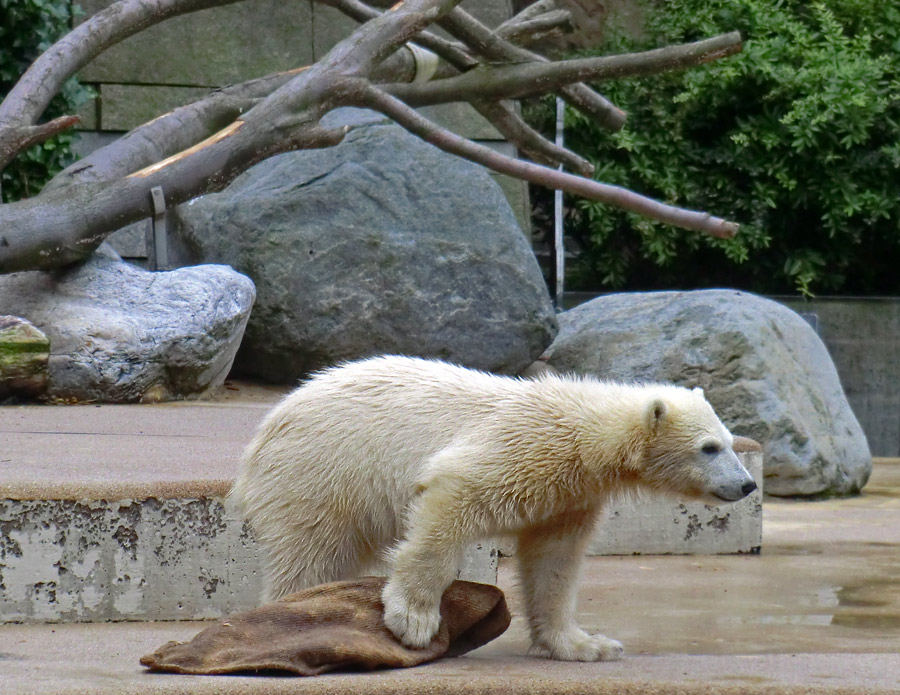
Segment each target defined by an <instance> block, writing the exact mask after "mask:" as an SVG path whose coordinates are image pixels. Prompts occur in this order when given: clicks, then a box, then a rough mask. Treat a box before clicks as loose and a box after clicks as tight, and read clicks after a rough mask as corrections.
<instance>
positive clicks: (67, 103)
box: [0, 0, 90, 202]
mask: <svg viewBox="0 0 900 695" xmlns="http://www.w3.org/2000/svg"><path fill="white" fill-rule="evenodd" d="M78 11H79V10H78V8H77V7H75V6H72V5H71V4H70V3H69V2H68V0H0V99H2V98H3V97H5V96H6V94H7V92H9V90H10V89H12V87H13V85H14V84H15V83H16V81H18V79H19V77H21V75H22V74H23V73H24V72H25V70H26V69H27V68H28V66H29V65H31V63H32V62H33V61H34V59H35V58H37V57H38V56H39V55H40V54H41V53H42V52H43V51H44V50H46V49H47V48H48V47H49V46H50V45H51V44H52V43H53V42H54V41H56V40H57V39H58V38H59V37H61V36H62V35H63V34H65V33H66V32H67V31H68V30H69V25H70V22H71V19H72V17H73V15H74V13H75V12H78ZM88 98H90V91H89V90H88V89H87V88H85V87H83V86H81V85H79V84H78V82H76V81H75V80H74V79H72V80H69V81H68V82H67V83H66V84H65V86H64V87H63V89H62V90H61V92H60V94H59V95H57V97H56V98H55V99H54V100H53V101H52V102H51V103H50V105H49V107H48V108H47V111H46V113H45V114H44V118H45V119H46V120H50V119H53V118H56V117H57V116H62V115H64V114H71V113H74V112H75V111H76V110H77V108H78V106H80V105H81V104H83V103H84V102H85V101H87V99H88ZM73 139H74V135H73V134H71V133H63V134H60V135H57V136H56V137H53V138H51V139H50V140H47V141H46V142H44V143H42V144H40V145H35V146H34V147H32V148H30V149H28V150H26V151H25V152H22V153H21V154H20V155H19V156H18V157H17V158H16V160H15V161H14V162H12V164H10V165H9V166H8V167H6V169H5V170H4V171H3V172H2V174H0V186H2V192H3V202H9V201H12V200H19V199H21V198H27V197H29V196H32V195H34V194H35V193H37V192H38V191H40V189H41V188H42V187H43V185H44V184H45V183H46V182H47V181H49V180H50V179H51V178H52V177H53V176H54V175H56V174H57V173H59V172H60V171H62V169H63V168H65V167H66V166H68V165H69V164H71V163H72V162H73V161H74V160H75V156H74V155H73V154H72V149H71V146H72V142H73Z"/></svg>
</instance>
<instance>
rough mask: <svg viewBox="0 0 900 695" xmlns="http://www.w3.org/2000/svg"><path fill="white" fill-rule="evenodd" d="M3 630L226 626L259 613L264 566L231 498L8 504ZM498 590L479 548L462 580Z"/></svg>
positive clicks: (492, 557) (486, 552)
mask: <svg viewBox="0 0 900 695" xmlns="http://www.w3.org/2000/svg"><path fill="white" fill-rule="evenodd" d="M0 527H2V529H3V534H2V536H0V586H3V587H4V590H3V591H0V622H51V623H55V622H96V621H117V620H198V619H203V618H218V617H222V616H225V615H228V614H230V613H235V612H238V611H242V610H247V609H249V608H252V607H254V606H256V605H258V604H259V597H260V590H261V584H262V576H261V569H262V560H261V558H260V553H259V550H258V548H257V546H256V542H255V541H254V540H253V538H252V535H251V533H250V530H249V528H248V527H247V525H246V524H245V523H243V522H242V521H241V520H240V519H239V517H238V515H237V513H236V512H235V510H234V509H233V508H232V506H231V503H229V502H226V501H225V500H224V499H223V498H222V497H199V498H169V499H165V498H162V497H151V498H147V499H141V500H132V499H113V500H111V501H107V500H103V499H94V500H89V501H84V500H82V501H76V500H67V499H31V500H14V499H5V500H0ZM457 576H458V577H459V578H461V579H469V580H472V581H479V582H486V583H496V581H497V551H496V550H495V549H494V548H493V547H492V546H489V545H488V544H482V543H479V544H473V545H472V546H470V547H469V548H468V550H467V552H466V554H465V556H464V558H463V562H462V563H461V565H460V568H459V572H458V575H457Z"/></svg>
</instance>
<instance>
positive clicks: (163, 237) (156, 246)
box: [147, 186, 169, 270]
mask: <svg viewBox="0 0 900 695" xmlns="http://www.w3.org/2000/svg"><path fill="white" fill-rule="evenodd" d="M150 200H151V202H152V203H153V217H151V218H150V224H149V225H148V226H147V267H148V268H149V269H150V270H167V269H168V267H169V248H168V246H167V244H168V235H167V231H166V197H165V195H163V189H162V186H154V187H153V188H151V189H150Z"/></svg>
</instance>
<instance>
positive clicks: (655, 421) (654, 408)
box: [644, 398, 669, 433]
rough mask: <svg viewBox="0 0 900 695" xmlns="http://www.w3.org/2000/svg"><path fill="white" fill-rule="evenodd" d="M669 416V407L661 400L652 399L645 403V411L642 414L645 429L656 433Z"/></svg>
mask: <svg viewBox="0 0 900 695" xmlns="http://www.w3.org/2000/svg"><path fill="white" fill-rule="evenodd" d="M668 414H669V407H668V406H667V405H666V403H665V401H663V399H662V398H654V399H652V400H651V401H649V402H648V403H647V410H646V411H645V412H644V423H645V424H646V425H647V429H648V430H649V431H650V432H652V433H656V432H657V431H658V430H659V428H660V426H661V425H662V424H663V422H665V420H666V417H668Z"/></svg>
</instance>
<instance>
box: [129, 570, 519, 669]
mask: <svg viewBox="0 0 900 695" xmlns="http://www.w3.org/2000/svg"><path fill="white" fill-rule="evenodd" d="M384 583H385V579H384V578H382V577H363V578H362V579H355V580H352V581H346V582H334V583H332V584H322V585H320V586H314V587H311V588H309V589H305V590H304V591H298V592H297V593H295V594H291V595H290V596H286V597H285V598H283V599H281V600H280V601H276V602H274V603H269V604H266V605H265V606H261V607H260V608H256V609H254V610H251V611H247V612H245V613H238V614H237V615H234V616H231V617H229V618H226V619H225V620H222V621H220V622H219V623H218V624H216V625H213V626H211V627H208V628H206V629H205V630H203V631H202V632H200V633H199V634H198V635H197V636H196V637H194V639H192V640H191V641H190V642H184V643H182V642H168V643H166V644H164V645H163V646H162V647H160V648H159V649H157V650H156V651H155V652H153V653H152V654H148V655H146V656H144V657H142V658H141V664H142V665H144V666H146V667H147V668H149V669H150V670H151V671H168V672H171V673H190V674H201V675H213V674H225V673H254V672H255V673H259V672H267V673H272V672H287V673H294V674H299V675H301V676H315V675H317V674H320V673H324V672H326V671H333V670H335V669H376V668H403V667H409V666H417V665H418V664H422V663H425V662H426V661H432V660H434V659H437V658H439V657H442V656H458V655H460V654H464V653H465V652H467V651H470V650H472V649H475V648H476V647H480V646H481V645H483V644H486V643H487V642H490V641H491V640H492V639H494V638H495V637H497V636H498V635H500V634H502V633H503V632H504V630H506V628H507V627H508V626H509V620H510V618H509V610H508V609H507V607H506V599H505V598H504V596H503V592H502V591H500V589H498V588H497V587H496V586H491V585H490V584H475V583H474V582H463V581H455V582H453V584H451V585H450V588H448V589H447V591H445V592H444V596H443V598H442V599H441V627H440V629H439V630H438V633H437V634H436V635H435V636H434V639H432V640H431V644H429V645H428V646H427V647H425V648H424V649H410V648H409V647H405V646H404V645H403V644H401V643H400V642H399V641H398V640H397V638H396V637H394V636H393V635H392V634H391V632H390V631H389V630H388V629H387V628H386V627H385V626H384V622H383V620H382V611H383V607H382V605H381V590H382V588H383V587H384Z"/></svg>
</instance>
